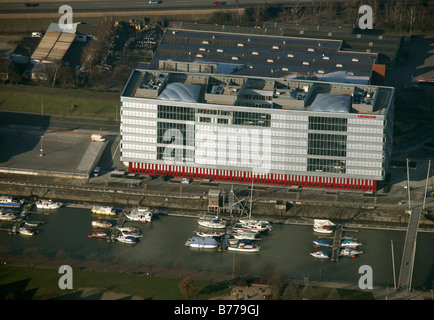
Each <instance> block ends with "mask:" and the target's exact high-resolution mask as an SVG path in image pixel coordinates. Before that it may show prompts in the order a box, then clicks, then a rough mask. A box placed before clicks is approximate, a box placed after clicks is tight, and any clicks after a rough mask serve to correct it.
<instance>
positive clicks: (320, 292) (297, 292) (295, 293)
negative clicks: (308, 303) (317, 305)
mask: <svg viewBox="0 0 434 320" xmlns="http://www.w3.org/2000/svg"><path fill="white" fill-rule="evenodd" d="M282 299H284V300H302V299H308V300H375V299H374V296H373V295H372V293H371V292H369V291H362V290H349V289H335V288H328V287H317V286H302V285H300V286H295V285H291V284H290V285H288V286H287V287H286V288H285V290H284V291H283V294H282Z"/></svg>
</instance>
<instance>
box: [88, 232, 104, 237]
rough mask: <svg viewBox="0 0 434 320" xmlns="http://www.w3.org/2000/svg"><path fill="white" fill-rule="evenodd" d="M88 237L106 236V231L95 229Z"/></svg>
mask: <svg viewBox="0 0 434 320" xmlns="http://www.w3.org/2000/svg"><path fill="white" fill-rule="evenodd" d="M89 237H90V238H107V237H108V233H107V232H103V231H95V232H93V233H92V234H91V235H90V236H89Z"/></svg>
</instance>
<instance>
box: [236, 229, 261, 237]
mask: <svg viewBox="0 0 434 320" xmlns="http://www.w3.org/2000/svg"><path fill="white" fill-rule="evenodd" d="M258 234H259V233H258V232H254V231H250V230H249V229H245V230H242V229H241V230H240V229H236V230H234V231H233V232H232V236H233V237H234V238H235V239H249V240H259V239H258V238H257V237H258Z"/></svg>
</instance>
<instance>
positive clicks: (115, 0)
mask: <svg viewBox="0 0 434 320" xmlns="http://www.w3.org/2000/svg"><path fill="white" fill-rule="evenodd" d="M155 2H156V1H152V3H150V1H149V0H132V1H128V2H125V1H119V0H106V1H100V0H98V1H79V0H76V1H74V0H73V1H70V2H69V3H68V5H70V6H71V7H72V9H73V10H76V11H113V10H115V11H122V10H125V11H131V10H145V9H146V10H167V9H185V8H237V7H246V6H257V5H258V4H263V3H264V1H262V0H229V1H213V0H208V1H198V0H163V1H158V3H155ZM295 2H296V1H294V3H295ZM298 2H300V1H298ZM306 2H308V1H306ZM26 3H27V4H28V5H26ZM288 3H289V2H288V1H267V5H268V6H273V5H276V6H277V5H282V4H288ZM59 7H60V5H59V3H58V2H57V1H47V0H40V1H39V0H35V1H31V2H25V1H23V2H10V1H0V13H38V12H39V13H42V12H57V11H58V9H59Z"/></svg>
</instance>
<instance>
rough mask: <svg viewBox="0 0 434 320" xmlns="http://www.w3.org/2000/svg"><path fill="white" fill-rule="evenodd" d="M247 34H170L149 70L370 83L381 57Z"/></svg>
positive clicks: (335, 43) (318, 42) (327, 43)
mask: <svg viewBox="0 0 434 320" xmlns="http://www.w3.org/2000/svg"><path fill="white" fill-rule="evenodd" d="M201 27H203V25H201ZM245 29H247V30H244V32H246V33H233V32H223V31H219V32H216V31H199V30H188V29H179V27H178V28H172V29H167V30H166V32H165V34H164V36H163V39H162V40H161V42H160V45H159V46H158V49H157V51H156V52H155V55H154V57H153V59H152V61H151V64H150V69H155V70H168V71H181V72H205V73H218V74H233V75H245V76H258V77H273V78H282V79H296V78H299V79H300V78H302V79H312V80H320V81H326V82H343V83H358V84H370V83H371V80H372V77H373V70H374V67H375V66H376V65H377V61H378V54H377V53H371V52H366V51H365V52H361V51H343V50H342V45H343V41H341V40H336V39H333V40H332V39H315V38H302V37H285V36H277V35H261V34H254V33H253V32H255V31H256V30H255V29H254V28H245ZM247 32H251V33H247Z"/></svg>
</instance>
